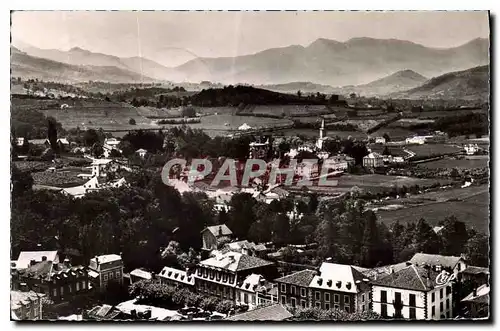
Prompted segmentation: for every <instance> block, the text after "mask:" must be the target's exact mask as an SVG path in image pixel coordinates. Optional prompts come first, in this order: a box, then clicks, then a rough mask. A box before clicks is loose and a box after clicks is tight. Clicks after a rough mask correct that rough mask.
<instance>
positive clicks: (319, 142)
mask: <svg viewBox="0 0 500 331" xmlns="http://www.w3.org/2000/svg"><path fill="white" fill-rule="evenodd" d="M324 130H325V120H324V119H323V120H321V127H320V128H319V138H318V141H317V142H316V147H317V148H318V149H320V150H321V149H323V140H324V139H325V138H324V137H323V131H324Z"/></svg>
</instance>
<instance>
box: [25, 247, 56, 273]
mask: <svg viewBox="0 0 500 331" xmlns="http://www.w3.org/2000/svg"><path fill="white" fill-rule="evenodd" d="M44 256H45V257H47V261H51V262H54V261H55V262H59V256H58V255H57V251H24V252H21V253H19V257H18V258H17V262H16V269H25V268H28V267H29V266H30V262H31V260H35V261H36V262H42V258H43V257H44Z"/></svg>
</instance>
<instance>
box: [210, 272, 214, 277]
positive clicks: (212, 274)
mask: <svg viewBox="0 0 500 331" xmlns="http://www.w3.org/2000/svg"><path fill="white" fill-rule="evenodd" d="M210 279H214V271H213V270H210Z"/></svg>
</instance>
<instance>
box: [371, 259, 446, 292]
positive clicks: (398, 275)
mask: <svg viewBox="0 0 500 331" xmlns="http://www.w3.org/2000/svg"><path fill="white" fill-rule="evenodd" d="M438 275H439V273H438V272H435V271H433V270H432V269H429V270H428V269H424V268H422V267H418V266H416V265H413V264H412V265H410V266H408V267H406V268H404V269H401V270H399V271H395V272H394V273H392V274H390V275H387V276H385V277H382V278H379V279H376V280H373V281H372V284H373V285H380V286H386V287H393V288H401V289H406V290H414V291H421V292H427V291H430V290H432V289H433V288H435V287H439V286H441V285H438V284H436V282H435V280H436V277H437V276H438ZM428 276H429V277H428Z"/></svg>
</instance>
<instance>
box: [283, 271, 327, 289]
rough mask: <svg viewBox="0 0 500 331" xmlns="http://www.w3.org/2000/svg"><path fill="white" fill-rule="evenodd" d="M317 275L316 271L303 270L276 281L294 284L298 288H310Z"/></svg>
mask: <svg viewBox="0 0 500 331" xmlns="http://www.w3.org/2000/svg"><path fill="white" fill-rule="evenodd" d="M316 274H317V271H314V270H309V269H306V270H301V271H297V272H294V273H293V274H290V275H286V276H283V277H280V278H278V279H275V280H274V281H276V282H280V283H286V284H292V285H297V286H303V287H308V286H309V284H311V282H312V280H313V278H314V276H315V275H316Z"/></svg>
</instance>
